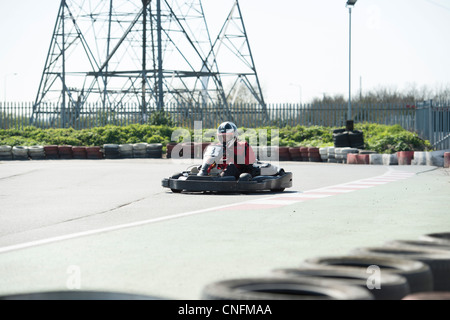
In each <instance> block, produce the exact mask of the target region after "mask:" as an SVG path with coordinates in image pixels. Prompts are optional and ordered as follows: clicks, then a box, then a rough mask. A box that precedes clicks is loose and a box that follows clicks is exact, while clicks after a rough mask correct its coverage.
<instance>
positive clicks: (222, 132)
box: [217, 121, 238, 148]
mask: <svg viewBox="0 0 450 320" xmlns="http://www.w3.org/2000/svg"><path fill="white" fill-rule="evenodd" d="M237 137H238V130H237V127H236V125H235V124H234V123H233V122H229V121H226V122H223V123H221V124H220V125H219V127H218V128H217V139H218V140H219V142H220V143H226V145H227V147H228V148H231V147H232V146H233V144H234V142H235V141H236V140H237Z"/></svg>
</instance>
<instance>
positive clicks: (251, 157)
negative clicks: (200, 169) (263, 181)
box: [217, 140, 256, 178]
mask: <svg viewBox="0 0 450 320" xmlns="http://www.w3.org/2000/svg"><path fill="white" fill-rule="evenodd" d="M255 161H256V156H255V153H254V151H253V149H252V147H251V146H250V145H249V144H248V143H247V142H246V141H237V140H236V141H235V142H234V148H226V147H225V146H224V150H223V157H222V163H218V164H217V168H219V169H222V170H224V175H233V176H235V177H236V178H238V177H239V175H240V174H241V173H251V171H252V168H253V163H255ZM230 164H232V166H231V167H234V168H233V169H232V170H231V169H230ZM235 169H237V171H236V170H235ZM227 170H230V171H231V172H228V174H227Z"/></svg>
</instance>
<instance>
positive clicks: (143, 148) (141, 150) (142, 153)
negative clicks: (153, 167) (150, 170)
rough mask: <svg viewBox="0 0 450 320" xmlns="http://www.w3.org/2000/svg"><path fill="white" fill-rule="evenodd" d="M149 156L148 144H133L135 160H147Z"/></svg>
mask: <svg viewBox="0 0 450 320" xmlns="http://www.w3.org/2000/svg"><path fill="white" fill-rule="evenodd" d="M146 156H147V143H135V144H133V158H145V157H146Z"/></svg>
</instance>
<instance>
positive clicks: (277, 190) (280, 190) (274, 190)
mask: <svg viewBox="0 0 450 320" xmlns="http://www.w3.org/2000/svg"><path fill="white" fill-rule="evenodd" d="M284 189H285V188H279V189H272V190H270V191H272V192H283V191H284Z"/></svg>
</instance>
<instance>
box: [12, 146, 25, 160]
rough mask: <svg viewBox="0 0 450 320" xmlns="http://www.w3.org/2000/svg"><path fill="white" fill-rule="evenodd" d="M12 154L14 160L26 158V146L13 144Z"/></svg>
mask: <svg viewBox="0 0 450 320" xmlns="http://www.w3.org/2000/svg"><path fill="white" fill-rule="evenodd" d="M12 155H13V159H14V160H28V147H22V146H15V147H13V148H12Z"/></svg>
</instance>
